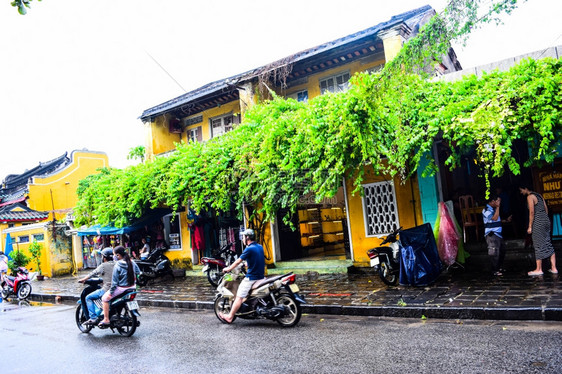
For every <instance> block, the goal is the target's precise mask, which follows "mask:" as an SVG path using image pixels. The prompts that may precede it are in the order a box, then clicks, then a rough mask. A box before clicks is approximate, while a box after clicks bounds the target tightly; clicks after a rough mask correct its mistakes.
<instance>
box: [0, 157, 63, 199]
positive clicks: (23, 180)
mask: <svg viewBox="0 0 562 374" xmlns="http://www.w3.org/2000/svg"><path fill="white" fill-rule="evenodd" d="M69 162H70V159H69V158H68V156H67V152H65V153H64V154H63V155H62V156H59V157H57V158H55V159H53V160H50V161H47V162H40V163H39V165H38V166H36V167H34V168H33V169H30V170H27V171H26V172H24V173H22V174H10V175H8V176H7V177H6V178H4V183H3V188H2V189H0V196H2V195H4V194H7V193H11V192H12V191H13V190H14V189H17V188H19V187H21V186H26V185H27V183H28V182H29V178H31V177H37V176H44V175H48V174H51V173H53V172H54V171H55V170H58V169H60V168H61V167H64V166H66V165H67V164H68V163H69Z"/></svg>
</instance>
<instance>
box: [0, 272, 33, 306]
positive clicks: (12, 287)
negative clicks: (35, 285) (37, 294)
mask: <svg viewBox="0 0 562 374" xmlns="http://www.w3.org/2000/svg"><path fill="white" fill-rule="evenodd" d="M1 285H2V298H3V299H4V300H6V299H8V297H9V296H10V295H16V296H17V298H18V299H19V300H24V299H27V298H28V297H29V295H31V283H29V271H28V270H27V269H26V268H24V267H19V268H18V270H17V272H16V276H11V275H7V274H5V273H2V281H1Z"/></svg>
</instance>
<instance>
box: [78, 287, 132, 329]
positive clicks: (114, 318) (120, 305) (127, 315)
mask: <svg viewBox="0 0 562 374" xmlns="http://www.w3.org/2000/svg"><path fill="white" fill-rule="evenodd" d="M102 283H103V280H102V279H101V278H90V279H87V280H85V281H84V284H85V285H86V287H84V289H83V290H82V293H81V294H80V299H79V300H78V306H77V307H76V315H75V316H76V325H77V326H78V329H80V331H82V332H84V333H88V332H90V331H91V330H92V329H93V328H94V327H97V324H98V323H99V322H100V321H101V320H102V319H103V313H102V301H101V299H95V300H94V304H95V309H96V314H97V321H96V323H93V324H86V323H85V322H86V321H88V319H89V318H88V308H87V307H86V296H88V295H89V294H90V293H92V292H94V291H96V290H97V289H99V288H101V284H102ZM136 295H137V291H136V290H134V289H131V290H127V291H125V292H124V293H122V294H121V295H118V296H116V297H114V298H113V299H111V300H110V301H109V320H110V325H109V328H110V329H111V331H112V332H115V330H117V332H118V333H119V334H121V335H123V336H127V337H128V336H132V335H133V334H134V333H135V331H136V330H137V327H138V326H140V321H139V320H138V317H140V313H139V305H138V303H137V302H136V301H135V296H136Z"/></svg>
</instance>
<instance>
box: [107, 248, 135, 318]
mask: <svg viewBox="0 0 562 374" xmlns="http://www.w3.org/2000/svg"><path fill="white" fill-rule="evenodd" d="M113 253H114V254H115V261H116V262H115V266H114V267H113V275H112V277H111V287H110V288H109V290H108V291H107V292H106V293H105V294H104V295H103V297H102V298H101V301H102V302H103V321H101V322H100V324H99V327H109V325H110V323H109V301H110V300H111V299H113V298H114V297H115V296H119V295H121V294H122V293H123V292H125V291H127V290H128V289H131V288H135V287H136V282H135V279H136V277H137V275H138V274H139V273H140V269H139V267H138V266H137V264H136V263H134V262H133V261H131V257H129V254H128V253H127V251H126V250H125V248H123V247H122V246H118V247H115V249H114V250H113Z"/></svg>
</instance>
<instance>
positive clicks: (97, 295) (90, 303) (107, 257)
mask: <svg viewBox="0 0 562 374" xmlns="http://www.w3.org/2000/svg"><path fill="white" fill-rule="evenodd" d="M100 253H101V255H102V263H101V264H100V266H98V267H97V268H95V269H94V270H93V271H92V272H91V273H90V274H88V275H86V276H85V277H84V278H82V279H79V280H78V282H80V283H84V282H85V281H86V280H88V279H90V278H93V277H101V278H102V279H103V286H102V288H100V289H99V290H96V291H94V292H92V293H90V294H88V296H86V306H87V308H88V317H89V318H90V319H89V320H87V321H86V322H84V324H85V325H93V324H95V323H96V321H97V317H98V316H97V315H96V309H95V304H94V300H96V299H101V297H102V296H103V294H104V293H106V292H107V290H109V286H111V276H112V274H113V266H114V265H115V263H114V262H113V248H105V249H103V250H102V251H101V252H100Z"/></svg>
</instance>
